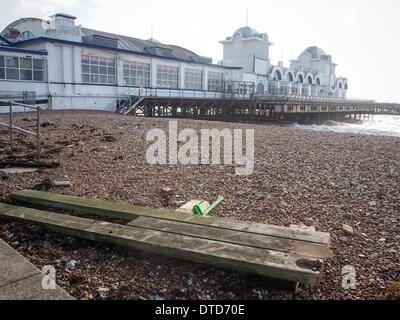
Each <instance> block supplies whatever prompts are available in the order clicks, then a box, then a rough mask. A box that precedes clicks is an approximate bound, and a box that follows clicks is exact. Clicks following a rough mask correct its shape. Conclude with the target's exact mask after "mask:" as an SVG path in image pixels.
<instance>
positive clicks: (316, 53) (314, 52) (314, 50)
mask: <svg viewBox="0 0 400 320" xmlns="http://www.w3.org/2000/svg"><path fill="white" fill-rule="evenodd" d="M304 52H307V53H309V54H310V55H311V58H313V59H320V58H321V56H325V55H326V53H325V51H324V50H322V49H321V48H318V47H316V46H313V47H309V48H307V49H306V50H305V51H304Z"/></svg>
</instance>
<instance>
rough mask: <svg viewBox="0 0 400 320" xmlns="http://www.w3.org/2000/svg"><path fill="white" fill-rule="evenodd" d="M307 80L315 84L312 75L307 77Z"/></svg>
mask: <svg viewBox="0 0 400 320" xmlns="http://www.w3.org/2000/svg"><path fill="white" fill-rule="evenodd" d="M307 82H308V84H313V81H312V78H311V76H308V77H307Z"/></svg>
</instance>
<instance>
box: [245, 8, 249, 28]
mask: <svg viewBox="0 0 400 320" xmlns="http://www.w3.org/2000/svg"><path fill="white" fill-rule="evenodd" d="M248 26H249V6H247V7H246V27H248Z"/></svg>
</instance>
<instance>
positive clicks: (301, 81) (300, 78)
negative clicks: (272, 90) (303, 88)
mask: <svg viewBox="0 0 400 320" xmlns="http://www.w3.org/2000/svg"><path fill="white" fill-rule="evenodd" d="M297 80H298V81H299V82H300V83H303V82H304V78H303V75H301V74H299V76H298V77H297Z"/></svg>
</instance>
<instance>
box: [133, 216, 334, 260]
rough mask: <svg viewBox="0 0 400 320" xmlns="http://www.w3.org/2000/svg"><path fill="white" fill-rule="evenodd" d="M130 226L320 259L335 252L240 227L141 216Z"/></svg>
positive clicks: (312, 244)
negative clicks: (205, 224) (232, 228)
mask: <svg viewBox="0 0 400 320" xmlns="http://www.w3.org/2000/svg"><path fill="white" fill-rule="evenodd" d="M127 225H128V226H134V227H138V228H144V229H149V230H156V231H164V232H168V233H174V234H180V235H186V236H192V237H197V238H202V239H207V240H215V241H220V242H226V243H232V244H237V245H243V246H248V247H254V248H260V249H270V250H275V251H280V252H286V253H293V254H298V255H301V256H308V257H313V258H318V259H324V258H329V257H331V256H332V252H331V251H330V250H329V248H328V246H327V245H324V244H316V243H310V242H304V241H299V240H292V239H287V238H279V237H271V236H267V235H260V234H253V233H248V232H243V231H237V230H227V229H221V228H215V227H208V226H202V225H195V224H187V223H182V222H179V221H170V220H161V219H158V218H148V217H139V218H137V219H135V220H132V221H131V222H129V223H128V224H127Z"/></svg>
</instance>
